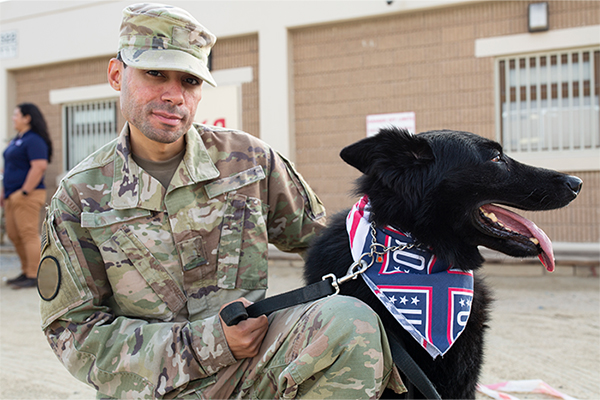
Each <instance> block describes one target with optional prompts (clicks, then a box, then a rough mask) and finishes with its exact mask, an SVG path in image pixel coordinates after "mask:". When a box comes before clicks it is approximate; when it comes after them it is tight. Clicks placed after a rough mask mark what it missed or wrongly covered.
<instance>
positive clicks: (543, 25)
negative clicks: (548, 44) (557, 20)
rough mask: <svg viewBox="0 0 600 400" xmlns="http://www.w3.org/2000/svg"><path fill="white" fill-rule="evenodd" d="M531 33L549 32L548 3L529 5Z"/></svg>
mask: <svg viewBox="0 0 600 400" xmlns="http://www.w3.org/2000/svg"><path fill="white" fill-rule="evenodd" d="M528 26H529V32H541V31H547V30H548V2H543V3H531V4H529V15H528Z"/></svg>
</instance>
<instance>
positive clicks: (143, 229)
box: [40, 125, 402, 398]
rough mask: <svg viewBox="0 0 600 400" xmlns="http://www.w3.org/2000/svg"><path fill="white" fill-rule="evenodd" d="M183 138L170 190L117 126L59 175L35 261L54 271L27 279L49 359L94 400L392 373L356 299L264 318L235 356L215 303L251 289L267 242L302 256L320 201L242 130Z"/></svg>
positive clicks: (283, 392) (307, 387)
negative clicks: (137, 157)
mask: <svg viewBox="0 0 600 400" xmlns="http://www.w3.org/2000/svg"><path fill="white" fill-rule="evenodd" d="M185 139H186V151H185V155H184V159H183V161H182V162H181V163H180V165H179V167H178V169H177V171H176V172H175V175H174V176H173V178H172V180H171V183H170V184H169V187H168V188H164V187H163V186H162V185H161V184H160V183H159V182H158V181H157V180H156V179H154V178H153V177H152V176H150V175H149V174H148V173H146V172H145V171H144V170H143V169H141V168H140V167H139V166H138V165H137V164H136V163H135V162H134V161H133V159H132V157H131V154H130V146H129V130H128V128H127V126H126V127H125V128H124V130H123V132H122V133H121V135H120V136H119V138H118V139H116V140H115V141H113V142H111V143H109V144H107V145H105V146H104V147H103V148H101V149H100V150H99V151H97V152H96V153H94V154H93V155H91V156H90V157H88V158H87V159H86V160H84V161H83V162H82V163H81V164H80V165H79V166H77V167H76V168H75V169H73V170H72V171H71V172H69V173H68V175H67V176H66V177H65V178H64V179H63V180H62V182H61V184H60V187H59V189H58V190H57V192H56V194H55V195H54V196H53V198H52V201H51V205H50V207H49V209H48V214H47V217H46V221H45V223H44V227H43V243H42V262H41V266H40V274H41V275H47V276H48V277H54V278H47V279H40V281H41V282H45V284H46V285H49V287H43V286H42V287H40V294H41V295H42V298H43V301H42V302H41V313H42V325H43V329H44V331H45V333H46V335H47V338H48V340H49V342H50V344H51V346H52V348H53V350H54V351H55V353H56V354H57V356H58V358H59V359H60V361H61V362H62V363H63V364H64V365H65V366H66V367H67V369H68V370H69V371H70V372H71V373H72V374H73V375H74V376H75V377H77V378H78V379H80V380H81V381H83V382H85V383H87V384H90V385H92V386H93V387H95V388H96V389H97V390H98V395H99V396H100V397H103V396H104V397H105V396H108V397H111V398H161V397H166V398H173V397H176V396H180V397H182V398H194V396H203V397H205V398H206V397H210V398H218V397H230V396H240V397H248V396H254V397H261V398H264V397H268V398H276V397H293V396H294V395H296V394H301V395H302V394H305V395H307V396H309V397H315V398H316V397H318V398H326V397H331V396H333V397H336V398H341V397H351V398H366V397H377V396H378V395H379V394H380V390H381V387H382V386H383V387H385V384H386V383H387V380H388V379H389V377H390V374H392V373H393V374H397V372H396V371H395V369H393V367H392V362H391V359H390V356H389V351H388V350H387V349H388V347H387V346H388V345H387V341H386V340H385V337H384V336H385V335H382V333H381V332H383V329H382V328H381V326H380V325H379V324H380V323H379V319H378V317H377V316H376V314H374V313H373V312H372V311H371V310H370V309H368V307H366V306H365V305H364V304H362V303H360V302H359V301H357V300H356V299H348V298H343V297H336V298H331V299H326V300H322V301H320V302H317V303H314V304H310V305H302V306H298V307H293V308H290V309H288V310H284V311H282V312H279V313H276V314H274V315H272V316H271V317H270V318H271V324H272V325H271V327H270V329H269V332H268V337H267V338H266V339H265V341H264V342H263V348H262V349H261V354H259V356H258V357H255V358H253V359H249V360H241V361H238V360H236V359H235V358H234V357H233V355H232V354H231V351H230V350H229V348H228V346H227V342H226V339H225V337H224V334H223V331H222V327H221V323H220V319H219V318H218V316H217V315H216V314H217V313H218V311H219V308H220V306H221V305H222V304H224V303H226V302H228V301H231V300H234V299H237V298H239V297H242V296H243V297H246V298H247V299H249V300H251V301H257V300H260V299H261V298H263V297H264V294H265V290H266V288H267V243H268V242H271V243H273V244H275V245H276V246H277V247H278V248H280V249H281V250H284V251H302V250H304V249H305V248H306V247H307V246H308V243H309V241H310V239H311V238H312V237H313V235H314V234H315V233H316V232H317V231H318V230H320V229H321V228H322V226H323V224H324V220H325V218H324V208H323V206H322V204H321V203H320V201H319V200H318V198H317V197H316V196H315V195H314V193H313V192H312V191H311V190H310V189H309V188H308V186H307V185H306V184H305V183H304V181H303V180H302V178H301V177H300V175H298V174H297V173H296V172H295V170H294V169H293V167H292V166H291V165H290V163H289V162H287V161H286V160H285V159H283V158H282V157H280V156H279V155H277V154H276V153H274V152H273V150H271V149H270V148H269V147H268V146H267V145H266V144H264V143H263V142H261V141H260V140H258V139H256V138H253V137H252V136H250V135H247V134H245V133H242V132H237V131H225V130H218V129H217V128H214V127H206V126H202V125H194V127H193V128H192V129H190V131H189V132H188V133H187V134H186V136H185ZM53 268H57V271H56V272H57V273H56V274H54V275H53V274H52V273H51V272H52V269H53ZM52 283H54V284H52ZM40 285H43V283H41V284H40ZM347 363H349V364H347ZM348 365H352V366H353V368H352V370H350V367H349V366H348ZM350 372H351V374H350ZM395 376H396V378H397V375H395ZM215 382H216V383H215ZM395 382H397V381H395ZM313 383H314V385H313ZM399 385H401V384H399ZM397 388H398V389H399V390H402V387H401V386H398V387H397ZM186 396H192V397H186Z"/></svg>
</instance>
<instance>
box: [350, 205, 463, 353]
mask: <svg viewBox="0 0 600 400" xmlns="http://www.w3.org/2000/svg"><path fill="white" fill-rule="evenodd" d="M346 228H347V230H348V235H349V239H350V248H351V251H352V257H353V259H354V260H355V261H359V260H364V261H365V262H366V263H367V264H372V265H371V267H369V268H368V269H367V270H366V271H365V272H364V273H362V274H361V276H362V278H363V279H364V281H365V283H366V284H367V286H369V288H370V289H371V291H372V292H373V293H374V294H375V295H376V296H377V298H378V299H379V300H380V301H381V302H382V303H383V304H384V305H385V306H386V308H387V309H388V310H389V312H390V313H391V314H392V315H393V316H394V317H395V319H396V320H397V321H398V323H399V324H400V325H402V327H403V328H404V329H405V330H406V331H408V332H409V333H410V334H411V335H412V337H413V338H414V339H415V340H416V341H417V342H419V343H420V344H421V346H423V348H424V349H425V350H426V351H427V352H428V353H429V354H430V355H431V357H433V358H434V359H435V358H436V357H437V356H439V355H442V356H443V355H444V354H445V353H446V352H447V351H448V350H449V349H450V347H451V346H452V344H453V343H454V342H455V341H456V339H457V338H458V337H459V336H460V334H461V333H462V331H463V330H464V328H465V326H466V324H467V321H468V319H469V315H470V312H471V303H472V300H473V272H472V271H468V272H465V271H462V270H460V269H456V268H452V265H450V264H448V263H446V262H444V261H442V260H440V259H438V258H437V257H436V256H435V254H434V253H433V252H432V250H431V249H429V248H424V247H422V246H419V245H417V243H416V241H415V240H414V238H412V237H411V235H410V233H407V232H402V231H400V230H398V229H396V228H393V227H391V226H385V227H383V228H379V227H376V226H375V225H374V224H372V223H371V221H370V204H369V199H368V197H367V196H364V197H363V198H362V199H360V201H359V202H358V203H356V204H355V205H354V206H353V207H352V209H351V210H350V213H349V214H348V217H347V219H346ZM375 243H377V244H378V245H382V246H384V247H385V249H386V250H387V251H385V252H383V254H381V255H374V256H373V253H372V251H371V250H370V249H371V247H372V246H373V245H374V244H375ZM372 257H375V260H372Z"/></svg>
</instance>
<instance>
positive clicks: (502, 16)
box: [291, 1, 600, 242]
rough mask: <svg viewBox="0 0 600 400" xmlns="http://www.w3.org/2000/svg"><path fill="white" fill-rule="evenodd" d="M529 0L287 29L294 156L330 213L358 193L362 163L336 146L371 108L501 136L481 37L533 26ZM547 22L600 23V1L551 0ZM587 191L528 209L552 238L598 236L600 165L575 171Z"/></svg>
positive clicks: (351, 135) (559, 25)
mask: <svg viewBox="0 0 600 400" xmlns="http://www.w3.org/2000/svg"><path fill="white" fill-rule="evenodd" d="M528 3H529V2H527V1H494V2H485V3H475V4H467V5H463V6H457V7H452V8H440V9H433V10H424V11H418V12H412V13H403V14H397V15H392V16H386V17H381V18H373V19H366V20H355V21H349V22H344V23H335V24H328V25H320V26H311V27H306V28H300V29H296V30H294V31H292V32H291V41H292V49H293V50H292V51H293V54H292V57H293V66H294V67H293V85H294V90H295V97H294V104H295V106H294V107H295V108H294V114H295V122H294V125H295V143H296V165H297V167H298V169H299V170H300V171H301V172H302V174H303V175H304V177H305V178H306V179H307V180H308V182H309V183H310V184H311V186H312V187H313V188H314V189H315V190H316V192H317V193H318V194H319V196H320V197H321V199H322V200H323V201H324V203H325V205H326V207H327V210H328V211H329V213H330V214H331V213H333V212H336V211H339V210H341V209H344V208H346V207H349V206H350V205H351V204H353V203H354V202H355V201H356V198H355V197H354V196H353V195H352V194H351V190H352V182H353V180H354V179H355V178H357V177H358V175H359V174H358V172H357V171H355V170H354V169H353V168H352V167H350V166H347V165H345V164H344V163H343V162H342V160H341V159H340V158H339V156H338V154H339V151H340V150H341V149H342V148H343V147H344V146H346V145H348V144H350V143H352V142H354V141H357V140H359V139H361V138H363V137H365V136H366V116H367V115H370V114H383V113H396V112H408V111H413V112H415V114H416V128H417V132H422V131H427V130H433V129H454V130H464V131H470V132H473V133H477V134H479V135H482V136H485V137H488V138H490V139H496V132H495V111H494V107H495V101H494V58H493V57H485V58H476V57H475V45H474V43H475V40H476V39H480V38H486V37H495V36H502V35H513V34H519V33H527V10H528V8H527V5H528ZM548 4H549V23H550V27H551V29H564V28H572V27H579V26H587V25H597V24H599V23H600V2H597V1H551V2H548ZM576 175H578V176H579V177H580V178H582V179H583V180H584V189H583V192H582V194H581V196H580V197H579V198H578V199H577V200H576V201H575V202H574V203H572V204H571V205H570V206H569V207H568V208H566V209H563V210H559V211H552V212H545V213H536V214H535V216H533V217H532V216H531V215H530V217H532V218H533V219H534V220H535V221H536V222H537V223H538V225H539V226H540V227H541V228H542V229H544V230H545V231H546V232H547V233H548V234H549V236H550V237H551V238H552V239H553V240H554V241H564V242H598V241H599V240H600V232H599V226H600V224H599V222H600V218H599V213H600V211H599V207H598V205H599V201H598V200H599V197H600V196H599V195H598V194H599V193H598V192H599V190H600V172H598V171H595V172H577V173H576Z"/></svg>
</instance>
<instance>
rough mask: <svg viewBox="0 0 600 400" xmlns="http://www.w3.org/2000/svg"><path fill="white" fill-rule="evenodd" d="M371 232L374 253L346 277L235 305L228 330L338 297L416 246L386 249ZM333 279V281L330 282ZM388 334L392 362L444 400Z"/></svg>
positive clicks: (225, 312)
mask: <svg viewBox="0 0 600 400" xmlns="http://www.w3.org/2000/svg"><path fill="white" fill-rule="evenodd" d="M371 231H372V235H373V238H372V243H371V252H370V253H364V254H363V255H361V256H360V258H359V259H358V260H357V261H355V262H354V263H353V264H352V265H351V266H350V268H348V273H347V274H346V275H345V276H343V277H341V278H339V279H338V278H337V277H336V276H335V275H334V274H329V275H325V276H324V277H323V278H322V281H321V282H317V283H313V284H312V285H308V286H305V287H302V288H299V289H295V290H292V291H290V292H286V293H281V294H278V295H276V296H273V297H269V298H266V299H264V300H261V301H258V302H256V303H254V304H252V305H250V306H248V307H247V308H245V307H244V305H243V304H242V303H241V302H239V301H236V302H234V303H231V304H229V305H227V306H226V307H224V308H223V309H222V310H221V313H220V315H221V319H222V320H223V322H225V324H227V326H232V325H237V324H238V323H240V322H241V321H243V320H246V319H248V318H256V317H258V316H260V315H269V314H271V313H272V312H274V311H278V310H282V309H284V308H288V307H291V306H295V305H298V304H302V303H307V302H309V301H315V300H318V299H322V298H324V297H327V296H331V295H336V294H338V293H339V292H340V287H339V285H341V284H342V283H344V282H347V281H349V280H351V279H356V278H358V275H360V274H362V273H363V272H365V271H366V270H367V269H368V268H369V267H370V266H371V265H373V262H374V261H375V258H376V257H375V256H378V257H381V256H382V255H383V254H385V253H386V252H388V251H395V250H401V249H406V248H410V247H413V246H415V245H414V244H406V245H401V246H395V247H385V246H383V245H381V244H379V243H377V242H376V241H375V225H374V224H371ZM365 256H367V259H368V258H369V257H370V262H368V261H367V260H365V259H364V258H365ZM330 278H331V280H329V279H330ZM386 333H387V336H388V342H389V343H390V349H391V352H392V358H393V360H394V363H395V364H396V366H397V367H398V369H399V370H400V371H401V372H402V373H403V374H404V375H405V376H406V378H407V379H408V380H409V381H410V383H411V384H412V385H414V386H415V387H416V388H417V390H418V391H419V392H421V393H422V394H423V395H424V396H425V397H426V398H427V399H441V397H440V395H439V393H438V392H437V390H436V389H435V387H434V386H433V384H432V383H431V381H430V380H429V378H427V375H425V373H424V372H423V370H422V369H421V368H420V367H419V366H418V365H417V363H415V361H414V360H413V359H412V357H411V356H410V355H409V354H408V352H407V351H406V349H405V348H404V343H403V341H402V339H401V338H400V337H399V336H398V335H396V334H395V333H393V332H386ZM406 386H407V388H409V395H410V394H412V393H411V391H410V385H406Z"/></svg>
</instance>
